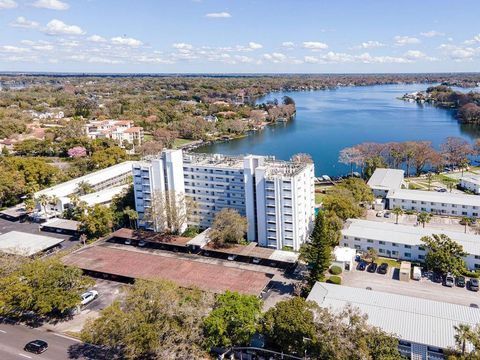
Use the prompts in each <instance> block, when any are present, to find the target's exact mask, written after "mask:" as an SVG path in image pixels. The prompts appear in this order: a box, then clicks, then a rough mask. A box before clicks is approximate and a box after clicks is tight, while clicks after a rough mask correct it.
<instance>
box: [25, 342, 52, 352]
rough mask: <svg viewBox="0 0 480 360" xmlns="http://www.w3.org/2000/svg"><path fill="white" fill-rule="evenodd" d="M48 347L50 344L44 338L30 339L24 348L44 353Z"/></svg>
mask: <svg viewBox="0 0 480 360" xmlns="http://www.w3.org/2000/svg"><path fill="white" fill-rule="evenodd" d="M47 349H48V344H47V342H46V341H43V340H33V341H30V342H29V343H27V344H26V345H25V347H24V348H23V350H25V351H28V352H31V353H34V354H42V353H44V352H45V351H47Z"/></svg>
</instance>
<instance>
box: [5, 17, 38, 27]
mask: <svg viewBox="0 0 480 360" xmlns="http://www.w3.org/2000/svg"><path fill="white" fill-rule="evenodd" d="M10 26H13V27H18V28H23V29H35V28H37V27H38V22H36V21H31V20H28V19H27V18H25V17H23V16H19V17H17V18H16V19H15V21H13V22H11V23H10Z"/></svg>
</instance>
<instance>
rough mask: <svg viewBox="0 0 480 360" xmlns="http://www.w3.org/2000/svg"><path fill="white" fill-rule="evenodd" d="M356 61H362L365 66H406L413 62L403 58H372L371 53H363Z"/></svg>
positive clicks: (356, 57)
mask: <svg viewBox="0 0 480 360" xmlns="http://www.w3.org/2000/svg"><path fill="white" fill-rule="evenodd" d="M355 60H356V61H360V62H362V63H364V64H388V63H395V64H405V63H409V62H411V60H408V59H405V58H402V57H394V56H372V55H370V54H369V53H363V54H361V55H358V56H355Z"/></svg>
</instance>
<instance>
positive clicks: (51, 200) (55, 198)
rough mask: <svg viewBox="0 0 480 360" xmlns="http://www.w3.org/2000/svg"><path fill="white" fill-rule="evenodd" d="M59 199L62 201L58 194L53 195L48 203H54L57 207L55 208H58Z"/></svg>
mask: <svg viewBox="0 0 480 360" xmlns="http://www.w3.org/2000/svg"><path fill="white" fill-rule="evenodd" d="M59 201H60V199H59V198H58V196H56V195H52V196H51V197H50V199H48V203H49V204H50V205H53V206H54V207H55V210H56V209H57V204H58V202H59Z"/></svg>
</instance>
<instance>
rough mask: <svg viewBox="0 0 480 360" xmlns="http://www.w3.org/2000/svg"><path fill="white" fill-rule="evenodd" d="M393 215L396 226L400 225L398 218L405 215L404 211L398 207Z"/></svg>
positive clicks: (393, 211)
mask: <svg viewBox="0 0 480 360" xmlns="http://www.w3.org/2000/svg"><path fill="white" fill-rule="evenodd" d="M392 213H394V214H395V224H398V218H399V216H400V215H403V209H402V208H400V207H396V208H394V209H393V210H392Z"/></svg>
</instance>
